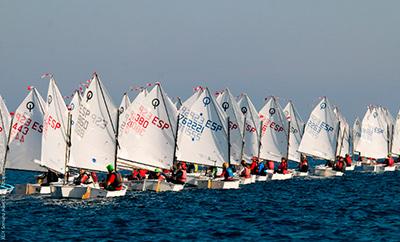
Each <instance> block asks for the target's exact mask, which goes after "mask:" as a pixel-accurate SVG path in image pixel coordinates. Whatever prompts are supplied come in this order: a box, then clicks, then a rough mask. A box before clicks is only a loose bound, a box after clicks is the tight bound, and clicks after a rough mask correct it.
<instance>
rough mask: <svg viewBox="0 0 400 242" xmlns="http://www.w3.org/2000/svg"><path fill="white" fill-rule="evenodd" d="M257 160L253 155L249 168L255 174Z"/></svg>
mask: <svg viewBox="0 0 400 242" xmlns="http://www.w3.org/2000/svg"><path fill="white" fill-rule="evenodd" d="M257 160H258V158H257V157H256V156H253V157H252V158H251V165H250V170H251V174H252V175H256V174H257Z"/></svg>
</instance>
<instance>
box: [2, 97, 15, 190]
mask: <svg viewBox="0 0 400 242" xmlns="http://www.w3.org/2000/svg"><path fill="white" fill-rule="evenodd" d="M11 123H12V121H11V115H10V113H9V112H8V109H7V106H6V104H5V102H4V100H3V98H2V97H0V175H1V184H0V195H6V194H9V193H11V192H12V191H13V189H14V186H12V185H9V184H6V183H5V171H6V170H5V169H4V166H5V163H6V160H7V153H8V143H9V138H10V135H9V134H10V129H11Z"/></svg>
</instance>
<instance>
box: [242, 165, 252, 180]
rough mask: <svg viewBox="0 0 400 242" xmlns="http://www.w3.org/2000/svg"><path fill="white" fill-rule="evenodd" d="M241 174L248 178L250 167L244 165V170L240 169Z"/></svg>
mask: <svg viewBox="0 0 400 242" xmlns="http://www.w3.org/2000/svg"><path fill="white" fill-rule="evenodd" d="M241 176H242V177H244V178H250V177H251V174H250V168H248V167H244V170H243V171H242V174H241Z"/></svg>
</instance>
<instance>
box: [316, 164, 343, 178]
mask: <svg viewBox="0 0 400 242" xmlns="http://www.w3.org/2000/svg"><path fill="white" fill-rule="evenodd" d="M314 175H316V176H323V177H333V176H343V172H341V171H335V170H333V169H332V167H327V166H325V165H319V166H316V167H315V169H314Z"/></svg>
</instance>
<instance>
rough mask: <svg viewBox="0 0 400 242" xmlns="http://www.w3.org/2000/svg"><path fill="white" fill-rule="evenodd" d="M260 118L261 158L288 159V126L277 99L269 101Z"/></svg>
mask: <svg viewBox="0 0 400 242" xmlns="http://www.w3.org/2000/svg"><path fill="white" fill-rule="evenodd" d="M259 116H260V118H261V120H262V128H261V147H260V158H262V159H265V160H273V161H280V160H281V158H282V157H287V148H288V139H287V138H288V133H287V127H288V124H287V121H286V118H285V115H284V114H283V111H282V108H281V107H280V105H279V104H278V102H277V100H276V98H275V97H271V98H269V99H268V100H267V102H266V103H265V105H264V107H262V108H261V110H260V112H259Z"/></svg>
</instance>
